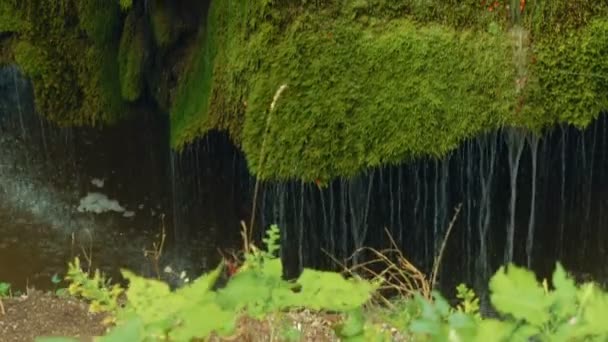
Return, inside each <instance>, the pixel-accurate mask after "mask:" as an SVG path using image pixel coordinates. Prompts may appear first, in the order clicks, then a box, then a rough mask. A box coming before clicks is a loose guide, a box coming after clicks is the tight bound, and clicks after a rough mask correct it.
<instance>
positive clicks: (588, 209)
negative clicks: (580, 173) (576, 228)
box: [585, 122, 598, 225]
mask: <svg viewBox="0 0 608 342" xmlns="http://www.w3.org/2000/svg"><path fill="white" fill-rule="evenodd" d="M597 126H598V123H597V122H596V123H595V124H594V125H593V141H592V144H591V151H590V152H589V153H590V154H591V158H590V159H591V161H590V163H589V177H586V178H585V179H586V181H587V205H586V206H585V208H586V212H585V224H587V225H591V207H592V203H591V193H592V187H593V168H594V166H595V147H596V143H597Z"/></svg>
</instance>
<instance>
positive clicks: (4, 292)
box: [0, 282, 11, 298]
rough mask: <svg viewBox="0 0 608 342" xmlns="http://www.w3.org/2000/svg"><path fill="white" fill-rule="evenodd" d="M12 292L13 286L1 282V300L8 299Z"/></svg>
mask: <svg viewBox="0 0 608 342" xmlns="http://www.w3.org/2000/svg"><path fill="white" fill-rule="evenodd" d="M10 292H11V284H9V283H5V282H0V298H3V297H8V296H9V295H10Z"/></svg>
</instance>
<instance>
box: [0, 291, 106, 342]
mask: <svg viewBox="0 0 608 342" xmlns="http://www.w3.org/2000/svg"><path fill="white" fill-rule="evenodd" d="M2 302H3V303H4V308H5V311H6V312H5V314H4V315H2V314H1V313H0V341H3V342H29V341H34V340H35V339H36V337H39V336H64V337H75V338H78V339H80V340H81V341H92V340H93V336H99V335H102V334H103V333H104V332H105V330H106V328H105V327H104V325H103V324H102V321H103V319H104V316H103V315H101V314H91V313H89V306H88V305H87V304H86V303H84V302H82V301H79V300H76V299H74V298H63V297H61V298H60V297H57V296H55V295H53V294H49V293H44V292H41V291H36V290H32V291H29V293H28V294H27V295H24V296H20V297H14V298H8V299H6V298H5V299H3V300H2Z"/></svg>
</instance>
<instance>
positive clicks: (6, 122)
mask: <svg viewBox="0 0 608 342" xmlns="http://www.w3.org/2000/svg"><path fill="white" fill-rule="evenodd" d="M33 101H34V97H33V91H32V86H31V83H30V82H29V80H28V79H27V78H25V76H24V75H23V74H22V73H21V70H19V68H18V67H17V66H16V65H12V64H11V65H7V66H3V67H0V128H3V129H8V128H16V127H18V126H17V125H18V124H19V122H18V119H21V121H22V120H23V118H24V117H25V116H31V115H27V114H31V113H33V111H34V106H33Z"/></svg>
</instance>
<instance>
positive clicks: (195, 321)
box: [169, 303, 237, 341]
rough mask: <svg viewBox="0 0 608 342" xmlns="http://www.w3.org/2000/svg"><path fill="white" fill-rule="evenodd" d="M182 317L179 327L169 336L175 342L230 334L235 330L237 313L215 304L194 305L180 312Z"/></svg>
mask: <svg viewBox="0 0 608 342" xmlns="http://www.w3.org/2000/svg"><path fill="white" fill-rule="evenodd" d="M180 316H181V317H182V319H181V321H180V324H179V326H178V327H176V328H175V329H173V330H172V331H171V332H170V334H169V336H170V337H171V340H173V341H190V340H192V339H193V338H204V337H207V336H208V335H209V334H211V333H212V332H214V331H216V332H218V333H220V334H229V333H231V332H232V331H233V330H234V326H235V323H236V317H237V314H236V311H226V310H223V309H222V308H221V307H220V306H219V305H217V304H215V303H206V304H204V305H192V306H190V307H188V308H187V309H186V310H183V311H181V312H180Z"/></svg>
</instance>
